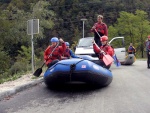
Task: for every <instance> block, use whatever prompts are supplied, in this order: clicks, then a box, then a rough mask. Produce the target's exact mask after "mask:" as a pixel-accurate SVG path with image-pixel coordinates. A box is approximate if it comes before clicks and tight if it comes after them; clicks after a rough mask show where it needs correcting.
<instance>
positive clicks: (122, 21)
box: [109, 10, 150, 58]
mask: <svg viewBox="0 0 150 113" xmlns="http://www.w3.org/2000/svg"><path fill="white" fill-rule="evenodd" d="M149 25H150V22H149V21H148V14H147V13H146V12H144V11H141V10H137V11H136V12H135V14H133V13H128V12H124V11H123V12H120V18H118V19H117V23H116V24H114V26H109V36H110V37H115V36H117V35H118V36H124V37H125V41H126V44H128V45H129V43H130V42H132V43H133V44H134V45H135V47H136V48H137V51H138V54H139V53H141V57H142V58H143V57H144V53H143V51H144V42H145V39H146V38H145V37H147V35H148V34H149V33H150V26H149ZM128 45H126V47H128Z"/></svg>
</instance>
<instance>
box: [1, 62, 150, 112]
mask: <svg viewBox="0 0 150 113" xmlns="http://www.w3.org/2000/svg"><path fill="white" fill-rule="evenodd" d="M111 70H112V73H113V76H114V78H113V81H112V83H111V84H110V85H109V86H108V87H105V88H100V89H95V88H92V87H90V86H87V85H85V84H72V85H65V86H62V87H61V88H59V89H56V90H54V89H48V88H47V87H46V86H45V84H44V83H41V84H39V85H37V86H35V87H32V88H30V89H27V90H25V91H22V92H19V93H17V94H16V95H14V96H12V97H10V99H8V100H7V99H5V100H2V101H0V113H150V69H147V67H146V61H136V62H135V63H134V64H133V65H131V66H121V67H119V68H117V67H115V66H114V65H113V66H112V67H111Z"/></svg>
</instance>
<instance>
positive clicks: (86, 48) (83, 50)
mask: <svg viewBox="0 0 150 113" xmlns="http://www.w3.org/2000/svg"><path fill="white" fill-rule="evenodd" d="M93 40H94V37H86V38H81V39H79V42H78V44H77V46H76V49H75V54H76V55H79V56H84V55H89V56H91V58H92V60H98V57H97V56H96V55H95V53H94V51H93V44H92V41H93ZM109 44H110V45H111V46H112V47H113V48H114V50H115V54H116V56H117V58H118V60H119V61H120V62H125V60H126V48H125V44H124V37H114V38H113V39H111V40H110V41H109ZM116 45H117V46H116Z"/></svg>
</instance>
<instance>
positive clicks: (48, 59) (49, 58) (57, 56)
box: [44, 43, 66, 65]
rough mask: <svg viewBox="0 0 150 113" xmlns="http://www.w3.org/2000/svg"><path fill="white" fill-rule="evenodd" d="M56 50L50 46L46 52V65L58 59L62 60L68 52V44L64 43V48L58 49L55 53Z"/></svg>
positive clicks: (59, 47)
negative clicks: (63, 54) (65, 52)
mask: <svg viewBox="0 0 150 113" xmlns="http://www.w3.org/2000/svg"><path fill="white" fill-rule="evenodd" d="M54 48H55V47H52V46H48V47H47V49H46V50H45V51H44V60H45V61H46V65H48V64H49V63H51V62H52V61H53V60H56V59H58V60H61V55H62V53H64V51H65V50H66V44H65V43H62V46H58V47H56V49H55V50H54V51H53V49H54ZM52 51H53V53H52V55H51V56H49V55H50V54H51V52H52Z"/></svg>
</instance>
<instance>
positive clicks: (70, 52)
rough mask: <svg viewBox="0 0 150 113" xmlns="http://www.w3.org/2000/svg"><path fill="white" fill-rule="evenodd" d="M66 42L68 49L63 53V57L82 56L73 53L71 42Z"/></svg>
mask: <svg viewBox="0 0 150 113" xmlns="http://www.w3.org/2000/svg"><path fill="white" fill-rule="evenodd" d="M65 44H66V50H65V51H64V53H63V54H62V59H69V58H70V57H72V58H80V57H78V56H76V55H75V54H74V53H73V51H72V50H71V49H70V48H69V46H70V44H69V42H65Z"/></svg>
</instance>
